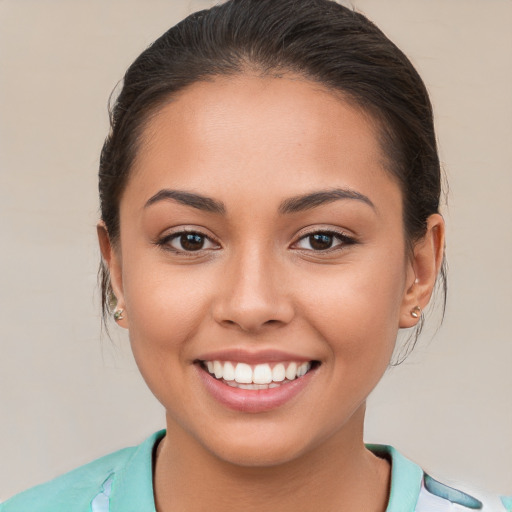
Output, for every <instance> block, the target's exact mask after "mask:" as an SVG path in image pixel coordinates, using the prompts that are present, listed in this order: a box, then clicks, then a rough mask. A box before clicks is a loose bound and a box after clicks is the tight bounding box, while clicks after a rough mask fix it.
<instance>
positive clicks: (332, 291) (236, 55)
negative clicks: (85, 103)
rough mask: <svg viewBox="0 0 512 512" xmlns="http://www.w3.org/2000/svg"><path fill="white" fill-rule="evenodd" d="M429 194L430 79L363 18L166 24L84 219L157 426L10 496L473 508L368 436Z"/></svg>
mask: <svg viewBox="0 0 512 512" xmlns="http://www.w3.org/2000/svg"><path fill="white" fill-rule="evenodd" d="M439 196H440V169H439V159H438V156H437V150H436V142H435V135H434V129H433V122H432V112H431V107H430V102H429V99H428V95H427V93H426V90H425V88H424V85H423V83H422V82H421V79H420V78H419V76H418V75H417V73H416V72H415V70H414V68H413V67H412V66H411V64H410V63H409V61H408V60H407V59H406V58H405V56H404V55H403V54H402V53H401V52H400V51H399V50H398V49H397V48H396V47H395V46H394V45H393V44H392V43H391V42H390V41H389V40H388V39H387V38H386V37H385V36H384V35H383V34H382V33H381V32H380V31H379V30H378V29H377V28H376V27H375V26H374V25H372V24H371V23H370V22H368V21H367V20H366V19H365V18H364V17H363V16H361V15H359V14H356V13H354V12H352V11H350V10H348V9H346V8H343V7H341V6H338V5H336V4H333V3H330V2H326V1H320V0H319V1H303V2H297V1H291V0H290V1H283V2H278V3H277V2H275V1H274V2H273V1H269V0H260V1H256V0H241V1H236V2H228V3H226V4H224V5H222V6H220V7H216V8H213V9H211V10H209V11H204V12H201V13H197V14H195V15H193V16H191V17H189V18H187V19H186V20H185V21H183V22H182V23H181V24H179V25H177V26H176V27H174V28H172V29H171V30H170V31H169V32H167V33H166V34H164V35H163V36H162V37H161V38H160V39H159V40H157V41H156V42H155V43H154V44H153V45H152V46H151V47H150V48H149V49H148V50H146V51H145V52H144V53H143V54H142V55H141V56H140V57H139V58H138V59H137V60H136V61H135V62H134V64H133V65H132V66H131V67H130V69H129V70H128V72H127V74H126V76H125V81H124V85H123V89H122V91H121V93H120V95H119V98H118V99H117V102H116V105H115V107H114V110H113V115H112V131H111V133H110V134H109V136H108V138H107V140H106V142H105V145H104V148H103V151H102V155H101V161H100V201H101V211H102V220H101V222H100V223H99V225H98V236H99V241H100V246H101V251H102V255H103V262H104V263H103V299H104V300H103V304H104V310H105V312H107V313H112V315H113V317H114V318H115V320H116V322H117V323H118V325H120V326H121V327H123V328H126V329H128V330H129V333H130V341H131V344H132V349H133V352H134V355H135V359H136V361H137V364H138V366H139V369H140V370H141V373H142V375H143V377H144V379H145V380H146V382H147V384H148V386H149V388H150V389H151V391H152V392H153V393H154V394H155V396H156V397H157V398H158V399H159V400H160V402H161V403H162V404H163V405H164V407H165V410H166V418H167V429H166V431H165V432H159V433H157V434H155V435H153V436H151V437H150V438H149V439H148V440H147V441H146V442H145V443H144V444H143V445H141V446H140V447H138V448H136V449H126V450H123V451H121V452H116V453H115V454H112V455H110V456H107V457H105V458H103V459H100V460H98V461H95V462H93V463H91V464H90V465H87V466H85V467H82V468H79V469H78V470H75V471H74V472H71V473H69V474H67V475H64V476H63V477H61V478H59V479H57V480H55V481H53V482H50V483H49V484H47V485H45V486H42V487H39V488H35V489H33V490H31V491H27V492H26V493H24V494H22V495H20V496H19V497H16V498H14V499H13V500H12V501H10V502H7V503H5V504H4V505H3V508H1V510H5V511H10V510H69V509H73V510H93V511H94V512H98V511H105V510H112V511H115V510H134V511H135V510H154V509H156V510H158V511H163V512H166V511H171V510H187V511H188V510H205V509H208V510H212V509H213V510H238V509H239V508H240V506H243V507H244V508H246V509H248V510H260V509H262V508H267V509H271V510H280V511H286V510H297V509H299V510H311V509H313V508H314V507H318V508H321V509H324V510H343V509H346V510H369V511H384V510H389V511H391V510H393V511H401V510H403V511H406V510H416V511H417V512H422V511H427V510H454V509H455V510H466V509H480V510H484V504H483V503H482V502H481V501H480V500H479V499H478V498H475V497H472V496H470V495H468V494H465V493H463V492H461V491H457V490H454V489H451V488H450V487H447V486H445V485H443V484H441V483H439V482H437V481H435V480H434V479H432V478H431V477H429V476H428V475H425V474H424V473H423V472H422V471H421V470H420V469H419V467H418V466H416V465H415V464H413V463H411V462H410V461H408V460H407V459H405V458H403V457H402V456H401V455H400V454H399V453H397V452H396V451H395V450H393V449H392V448H390V447H384V446H370V447H365V446H364V444H363V438H362V432H363V424H364V414H365V403H366V398H367V397H368V395H369V393H370V392H371V390H372V389H373V388H374V387H375V385H376V384H377V382H378V381H379V379H380V378H381V376H382V374H383V373H384V371H385V369H386V368H387V366H388V364H389V362H390V359H391V355H392V352H393V349H394V346H395V340H396V336H397V332H398V329H400V328H414V327H418V324H419V323H420V321H421V317H422V311H423V310H424V308H425V307H426V306H427V304H428V302H429V300H430V297H431V295H432V292H433V289H434V286H435V283H436V280H437V278H438V275H439V273H440V272H442V270H441V269H442V265H443V248H444V222H443V219H442V217H441V216H440V214H439V212H438V207H439ZM503 503H505V502H503ZM454 504H455V505H454ZM486 506H487V505H486ZM489 506H491V505H489ZM496 506H498V505H497V502H496ZM454 507H455V508H454ZM502 508H503V507H502ZM488 510H489V508H488ZM490 510H492V509H490Z"/></svg>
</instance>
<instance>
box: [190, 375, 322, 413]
mask: <svg viewBox="0 0 512 512" xmlns="http://www.w3.org/2000/svg"><path fill="white" fill-rule="evenodd" d="M197 371H198V372H199V376H200V378H201V380H202V381H203V384H204V386H205V387H206V389H207V390H208V391H209V393H210V394H211V395H212V396H213V397H214V398H215V399H216V400H217V401H218V402H220V403H221V404H222V405H225V406H226V407H228V408H229V409H233V410H235V411H240V412H251V413H254V412H264V411H270V410H272V409H276V408H278V407H281V406H282V405H284V404H286V403H287V402H289V401H290V400H292V398H294V397H295V396H297V395H298V394H299V393H300V392H301V391H302V390H303V389H304V388H305V387H306V386H307V385H308V383H309V381H310V380H311V377H312V374H313V373H315V371H316V369H313V370H310V371H309V372H308V373H306V375H304V376H302V377H298V378H297V379H295V380H293V381H291V382H288V383H286V384H282V385H281V386H279V387H276V388H269V389H240V388H235V387H232V386H228V385H227V384H224V383H223V382H222V381H220V380H217V379H216V378H215V377H212V376H211V375H210V374H209V373H208V372H207V371H206V370H203V369H202V368H201V367H200V366H197Z"/></svg>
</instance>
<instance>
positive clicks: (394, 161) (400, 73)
mask: <svg viewBox="0 0 512 512" xmlns="http://www.w3.org/2000/svg"><path fill="white" fill-rule="evenodd" d="M249 70H250V71H256V72H257V73H259V74H262V75H271V76H278V75H279V74H282V73H289V72H291V73H294V74H297V75H299V76H303V77H304V78H305V79H308V80H312V81H315V82H318V83H319V84H322V85H323V86H324V87H327V88H329V89H332V90H334V91H338V92H341V93H342V95H343V97H344V98H345V99H346V100H347V101H349V102H351V103H353V104H354V105H357V106H359V107H361V108H362V109H364V110H365V111H367V112H368V113H369V114H370V115H371V116H372V118H373V119H374V120H375V121H376V123H377V125H378V127H379V133H380V143H381V146H382V149H383V152H384V154H385V155H386V157H387V168H388V171H389V172H390V173H391V175H392V176H394V178H395V179H396V180H397V182H398V184H399V186H400V188H401V191H402V197H403V212H404V213H403V222H404V233H405V237H406V241H407V242H408V247H412V246H413V244H414V242H415V241H417V240H419V239H421V237H422V236H423V235H424V234H425V232H426V226H427V218H428V217H429V215H431V214H433V213H436V212H438V208H439V200H440V194H441V172H440V164H439V157H438V154H437V147H436V138H435V133H434V124H433V117H432V107H431V104H430V100H429V97H428V93H427V90H426V88H425V85H424V84H423V81H422V80H421V78H420V76H419V75H418V73H417V72H416V70H415V69H414V67H413V65H412V64H411V62H410V61H409V60H408V59H407V57H406V56H405V55H404V54H403V53H402V52H401V51H400V50H399V49H398V48H397V47H396V46H395V45H394V44H393V43H392V42H391V41H390V40H389V39H388V38H387V37H386V36H385V35H384V34H383V33H382V32H381V30H379V29H378V28H377V27H376V26H375V25H374V24H373V23H372V22H371V21H369V20H368V19H367V18H366V17H365V16H363V15H362V14H360V13H357V12H355V11H353V10H351V9H348V8H347V7H344V6H342V5H339V4H337V3H335V2H332V1H329V0H279V1H276V0H229V1H227V2H225V3H223V4H221V5H218V6H215V7H212V8H211V9H208V10H204V11H200V12H197V13H194V14H192V15H190V16H188V17H187V18H185V19H184V20H183V21H181V22H180V23H178V24H177V25H175V26H174V27H172V28H171V29H170V30H168V31H167V32H166V33H165V34H163V35H162V36H161V37H159V38H158V39H157V40H156V41H155V42H154V43H153V44H152V45H151V46H150V47H149V48H147V49H146V50H145V51H144V52H143V53H142V54H141V55H140V56H139V57H138V58H137V59H136V60H135V61H134V62H133V64H132V65H131V66H130V67H129V69H128V70H127V72H126V74H125V76H124V81H123V86H122V89H121V92H120V93H119V96H118V97H117V100H116V101H115V104H114V106H113V108H112V109H111V118H110V121H111V130H110V133H109V135H108V137H107V138H106V140H105V143H104V146H103V149H102V152H101V158H100V168H99V193H100V207H101V217H102V220H103V221H104V223H105V225H106V228H107V231H108V234H109V237H110V240H111V242H112V243H113V244H116V243H117V240H118V237H119V202H120V198H121V194H122V192H123V190H124V189H125V187H126V184H127V180H128V179H129V176H130V170H131V168H132V166H133V163H134V159H135V157H136V154H137V151H138V147H139V144H140V139H141V133H142V131H143V129H144V126H145V123H146V122H147V121H148V119H149V118H150V117H151V114H152V113H154V112H155V111H157V110H158V108H159V107H160V106H162V105H163V104H164V103H166V102H167V101H169V99H170V98H172V96H173V95H175V94H176V93H177V92H178V91H181V90H183V89H184V88H186V87H187V86H189V85H191V84H193V83H195V82H198V81H201V80H208V79H212V78H213V77H215V76H230V75H233V76H234V75H240V74H243V73H246V72H247V71H249ZM100 277H101V282H102V305H103V312H104V317H105V316H106V315H107V314H108V313H109V312H110V311H111V308H112V307H113V306H114V304H115V299H114V300H112V299H113V295H112V290H111V287H110V282H109V274H108V270H107V269H106V267H105V265H104V264H102V266H101V268H100ZM441 280H442V283H443V286H444V288H445V286H446V284H445V283H446V281H445V272H444V266H443V269H442V272H441ZM420 325H421V323H420Z"/></svg>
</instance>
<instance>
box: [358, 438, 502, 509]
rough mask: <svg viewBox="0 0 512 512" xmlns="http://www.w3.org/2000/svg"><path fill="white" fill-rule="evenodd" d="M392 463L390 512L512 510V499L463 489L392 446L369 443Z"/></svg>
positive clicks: (375, 451)
mask: <svg viewBox="0 0 512 512" xmlns="http://www.w3.org/2000/svg"><path fill="white" fill-rule="evenodd" d="M367 447H368V448H369V449H370V450H371V451H372V452H373V453H374V454H375V455H377V456H380V457H384V458H386V459H388V461H389V462H390V463H391V489H390V498H389V505H388V508H387V511H388V512H406V511H414V512H471V511H480V512H512V498H511V497H509V498H506V497H502V498H499V497H498V496H492V495H489V494H486V493H483V492H481V491H478V490H474V489H471V490H468V489H467V488H464V489H463V490H461V489H459V488H458V487H459V485H457V486H456V487H457V488H456V487H455V486H452V485H447V484H446V483H441V482H440V481H438V480H436V479H435V478H432V476H430V475H428V474H427V473H425V472H424V471H423V470H422V469H421V468H420V467H419V466H418V465H417V464H415V463H414V462H412V461H410V460H409V459H407V458H406V457H404V456H403V455H401V454H400V453H399V452H398V451H397V450H395V449H394V448H392V447H391V446H385V445H367Z"/></svg>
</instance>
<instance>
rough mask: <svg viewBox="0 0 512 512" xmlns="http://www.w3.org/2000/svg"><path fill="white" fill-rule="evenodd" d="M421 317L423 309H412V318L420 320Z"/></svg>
mask: <svg viewBox="0 0 512 512" xmlns="http://www.w3.org/2000/svg"><path fill="white" fill-rule="evenodd" d="M420 315H421V308H420V307H419V306H414V307H413V308H412V309H411V316H412V317H413V318H419V317H420Z"/></svg>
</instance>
